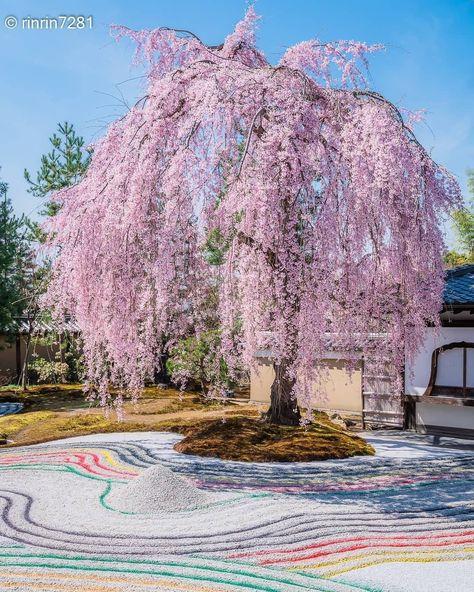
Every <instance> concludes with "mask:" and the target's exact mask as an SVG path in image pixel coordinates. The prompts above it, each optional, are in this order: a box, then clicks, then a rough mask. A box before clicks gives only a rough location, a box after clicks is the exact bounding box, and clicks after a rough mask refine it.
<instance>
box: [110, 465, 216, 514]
mask: <svg viewBox="0 0 474 592" xmlns="http://www.w3.org/2000/svg"><path fill="white" fill-rule="evenodd" d="M209 499H210V496H209V495H207V494H206V493H205V492H204V491H201V490H200V489H198V488H197V487H196V486H195V485H194V484H193V483H192V482H191V481H190V480H189V479H186V478H185V477H180V476H179V475H176V474H175V473H173V471H172V470H171V469H168V467H165V465H163V464H157V465H155V466H153V467H150V468H149V469H146V470H145V471H144V472H143V473H142V474H141V475H140V476H139V477H137V478H136V479H134V480H133V481H132V482H131V483H129V484H128V485H125V486H122V487H119V488H115V489H114V491H113V492H112V493H111V494H110V496H109V498H108V503H109V505H110V506H112V507H113V508H114V509H116V510H120V511H122V512H128V513H137V514H156V513H161V512H177V511H181V510H191V509H193V508H196V507H198V506H200V505H203V504H205V503H206V502H207V501H209Z"/></svg>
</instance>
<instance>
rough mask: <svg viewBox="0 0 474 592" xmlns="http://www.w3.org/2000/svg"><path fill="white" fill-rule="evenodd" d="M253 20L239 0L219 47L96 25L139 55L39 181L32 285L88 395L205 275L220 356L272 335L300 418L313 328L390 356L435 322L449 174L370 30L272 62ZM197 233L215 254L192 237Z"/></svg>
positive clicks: (149, 350) (146, 356) (256, 346)
mask: <svg viewBox="0 0 474 592" xmlns="http://www.w3.org/2000/svg"><path fill="white" fill-rule="evenodd" d="M256 22H257V16H256V15H255V12H254V10H253V8H250V9H249V10H248V11H247V14H246V16H245V18H244V19H243V20H242V21H241V22H240V23H238V24H237V26H236V27H235V30H234V32H233V33H231V34H230V35H229V36H228V37H227V38H226V39H225V41H224V43H222V44H221V45H218V46H209V45H206V44H204V43H203V42H202V41H201V40H200V39H199V38H198V37H197V36H196V35H194V34H193V33H191V32H188V31H180V30H173V29H169V28H159V29H154V30H143V31H132V30H129V29H127V28H125V27H114V29H113V30H114V34H115V35H116V36H117V37H118V38H121V37H128V38H131V39H132V40H133V41H134V42H135V43H136V45H137V53H136V58H137V59H139V60H142V61H144V62H145V63H146V64H147V77H146V94H145V96H143V98H142V99H141V100H140V101H138V102H137V104H136V105H135V106H134V107H133V108H132V109H131V110H130V111H129V112H128V113H127V114H126V115H125V116H124V117H122V118H121V119H119V120H117V121H115V122H114V123H112V124H111V125H110V126H109V128H108V130H107V133H106V134H105V136H104V137H103V138H102V139H101V140H100V141H98V142H97V144H96V145H95V146H94V152H93V156H92V160H91V163H90V166H89V168H88V170H87V173H86V175H85V177H84V178H83V179H82V180H81V181H80V182H79V183H78V184H77V185H75V186H73V187H69V188H65V189H63V190H61V191H60V192H59V193H57V194H56V196H55V199H56V200H57V202H58V204H60V206H61V207H60V209H59V212H58V214H57V215H56V216H55V217H54V218H53V219H52V220H51V221H50V222H49V228H48V232H49V233H50V237H51V239H50V246H51V248H52V249H53V250H54V251H55V253H56V259H55V263H54V268H53V279H52V282H51V285H50V289H49V293H48V298H47V302H48V305H52V306H53V307H54V309H55V311H56V314H57V315H58V318H60V317H61V315H63V314H64V313H65V312H67V313H69V314H72V315H73V316H74V317H75V319H76V321H77V323H78V325H79V326H80V328H81V331H82V335H83V339H84V347H85V360H86V366H87V376H88V382H89V385H93V386H94V388H95V389H96V390H95V392H96V395H95V396H97V397H99V398H100V400H101V402H102V404H104V405H106V406H109V405H111V404H115V405H116V406H117V407H118V408H120V405H121V395H114V394H113V392H121V391H123V390H124V389H125V390H128V391H130V392H132V393H135V394H137V393H139V391H140V389H141V388H142V386H143V384H144V381H145V380H146V379H147V378H148V377H150V376H153V371H154V369H155V366H156V363H157V359H159V355H160V348H161V347H162V344H163V336H178V335H185V334H186V331H187V330H188V329H189V327H190V326H191V325H193V326H196V322H197V321H196V315H197V312H196V311H198V310H199V303H200V302H202V300H203V294H204V293H205V292H206V289H207V286H209V285H210V284H211V283H212V285H213V286H214V287H216V286H217V289H218V292H219V295H218V299H217V301H218V303H217V306H218V310H217V312H218V319H219V323H220V327H221V329H220V335H221V339H220V345H219V347H220V352H219V353H220V355H222V357H223V358H224V359H225V361H226V363H227V365H228V367H229V369H231V370H232V368H235V367H236V366H237V364H240V365H242V364H243V365H244V366H246V367H250V366H251V364H252V363H253V360H254V356H255V353H256V351H258V350H260V349H267V350H270V351H271V359H272V363H273V365H274V369H275V381H274V383H273V386H272V389H271V406H270V409H269V411H268V413H267V418H268V420H269V421H271V422H275V423H286V424H296V423H298V421H300V414H299V408H298V404H297V401H298V402H299V404H300V405H302V406H304V407H308V406H310V399H311V392H312V389H313V387H314V384H315V382H316V383H317V381H318V376H319V375H320V372H321V370H319V369H318V368H319V366H318V364H317V360H318V359H320V358H321V357H322V356H323V355H324V353H325V352H326V351H327V348H328V343H329V342H330V343H329V344H330V345H331V346H332V347H337V349H338V350H340V351H345V352H347V354H348V356H349V355H350V353H351V352H354V351H360V352H363V353H364V354H365V355H366V356H372V357H373V358H374V359H378V360H384V361H387V360H389V361H390V363H391V364H392V365H393V366H394V367H395V368H398V369H401V368H402V366H403V363H404V361H405V356H413V355H414V354H415V353H416V351H417V349H418V348H419V347H420V344H421V340H422V336H423V330H424V327H425V326H426V324H427V323H432V324H434V325H436V324H437V323H438V314H439V310H440V305H441V294H442V288H443V262H442V257H443V249H444V244H443V235H442V231H441V222H442V220H443V217H444V216H445V215H446V214H447V212H448V211H449V210H450V209H451V208H453V207H456V206H459V203H460V202H459V200H460V196H459V188H458V185H457V183H456V181H455V180H454V179H453V177H452V176H451V175H450V174H449V173H448V172H447V171H446V170H445V169H443V168H442V167H441V166H439V165H438V164H436V163H435V162H434V161H433V160H432V159H431V157H430V156H429V154H428V153H427V152H426V150H425V149H424V148H423V147H422V146H421V145H420V143H419V142H418V141H417V139H416V137H415V135H414V133H413V131H412V119H414V118H413V117H412V118H411V117H410V116H406V114H405V112H404V111H401V109H400V108H397V107H396V106H395V105H393V104H392V103H391V102H389V101H388V100H387V99H385V98H384V97H383V96H381V95H380V94H378V93H377V92H375V91H374V90H371V89H370V88H369V86H368V84H367V81H366V77H365V75H364V73H365V72H366V66H367V56H368V54H370V53H372V52H375V51H377V50H379V49H381V47H380V46H374V45H372V46H371V45H367V44H365V43H359V42H353V41H338V42H333V43H322V42H321V41H318V40H312V41H304V42H302V43H298V44H297V45H295V46H293V47H290V48H289V49H288V50H287V51H286V52H285V53H284V54H283V55H282V57H281V59H280V61H279V62H278V63H277V64H272V63H270V62H269V61H268V60H267V58H266V57H265V56H264V54H263V53H262V52H261V51H260V50H259V49H258V48H257V47H256V44H255V26H256ZM211 233H212V234H213V236H219V237H220V239H221V241H222V244H225V245H226V246H225V249H223V250H222V253H221V255H222V262H221V265H219V266H211V265H209V263H208V260H207V259H206V257H205V256H204V254H203V253H204V249H203V245H205V243H206V241H207V240H208V237H209V236H210V234H211ZM374 335H383V339H374ZM111 387H117V389H115V390H114V389H112V390H111Z"/></svg>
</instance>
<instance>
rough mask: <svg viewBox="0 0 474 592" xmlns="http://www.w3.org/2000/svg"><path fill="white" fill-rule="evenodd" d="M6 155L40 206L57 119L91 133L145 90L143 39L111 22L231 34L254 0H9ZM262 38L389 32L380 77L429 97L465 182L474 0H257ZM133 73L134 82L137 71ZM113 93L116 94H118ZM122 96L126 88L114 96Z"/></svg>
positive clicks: (409, 97)
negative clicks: (71, 25) (32, 23)
mask: <svg viewBox="0 0 474 592" xmlns="http://www.w3.org/2000/svg"><path fill="white" fill-rule="evenodd" d="M0 7H1V11H0V13H1V14H0V49H1V55H2V56H3V57H2V61H1V92H0V131H1V138H2V142H1V144H0V166H1V167H2V170H1V173H0V174H1V176H2V178H3V180H5V181H7V182H8V183H9V184H10V197H11V198H12V200H13V203H14V206H15V208H16V210H17V211H18V212H26V213H29V214H30V215H32V216H35V215H37V210H38V208H40V207H41V206H40V205H39V200H38V198H35V197H33V196H31V195H30V194H28V193H27V192H26V183H25V181H24V180H23V169H24V168H25V167H27V168H28V169H29V170H30V171H31V172H35V171H36V170H37V168H38V165H39V160H40V156H41V154H42V153H43V152H45V151H46V150H47V149H48V137H49V136H50V135H51V134H52V133H53V132H54V130H55V128H56V124H57V122H58V121H64V120H68V121H70V122H72V123H74V124H75V126H76V128H77V130H78V131H79V132H80V133H81V134H82V135H83V136H84V137H85V138H86V140H87V141H92V140H94V138H96V137H97V136H98V135H101V134H103V132H104V125H105V124H106V122H107V121H110V120H111V119H112V118H114V117H116V116H117V115H119V114H120V113H122V112H123V109H124V107H123V105H121V104H120V100H119V97H120V92H122V93H123V94H124V95H125V97H126V99H127V100H129V101H131V100H133V98H134V97H136V96H137V95H139V93H140V80H130V78H133V77H136V76H137V75H138V74H139V72H138V71H137V70H136V69H134V68H132V67H131V66H130V63H131V54H132V46H131V45H130V44H129V43H128V42H121V43H116V42H115V41H113V40H111V38H110V36H109V31H108V28H109V25H110V24H112V23H120V24H125V25H127V26H129V27H132V28H153V27H159V26H172V27H177V28H184V29H190V30H192V31H194V32H195V33H197V34H198V35H199V36H200V37H201V38H202V39H203V40H204V41H206V42H208V43H210V44H214V43H219V42H221V41H222V40H223V38H224V37H225V35H226V34H227V33H228V32H229V31H231V30H232V28H233V25H234V24H235V22H236V21H237V20H239V19H240V18H241V16H242V15H243V13H244V11H245V7H246V3H245V0H227V1H224V0H220V1H219V0H174V2H171V1H170V0H166V1H165V0H156V1H154V2H152V1H145V0H134V1H133V2H131V1H130V0H101V2H96V1H89V0H82V1H77V0H68V1H66V0H63V1H62V2H57V1H53V0H42V2H34V1H33V0H25V1H22V0H0ZM256 8H257V11H258V12H259V14H261V15H262V17H263V18H262V20H261V23H260V31H259V44H260V46H261V48H262V49H263V50H264V51H265V53H266V54H267V56H268V57H269V58H270V60H271V61H277V59H278V57H279V55H280V54H281V52H282V51H284V50H285V48H287V47H288V46H290V45H292V44H294V43H296V42H298V41H301V40H304V39H310V38H313V37H318V38H320V39H323V40H325V41H329V40H335V39H357V40H362V41H367V42H370V43H383V44H385V46H386V50H385V51H384V52H383V53H381V54H378V55H375V56H373V59H372V62H371V74H372V84H373V87H374V88H375V89H376V90H378V91H379V92H381V93H383V94H384V95H385V96H386V97H387V98H389V99H390V100H391V101H393V102H395V103H396V104H397V105H401V106H404V107H407V108H410V109H414V110H416V109H420V108H425V109H426V110H427V125H421V126H419V127H418V129H417V134H418V137H419V138H420V140H421V141H422V143H423V144H424V145H425V146H426V147H427V148H428V149H429V150H430V151H431V153H432V155H433V157H434V158H435V159H436V160H437V161H438V162H440V163H442V164H444V165H446V166H447V167H448V168H449V169H450V170H451V171H453V172H454V173H455V174H456V176H457V177H458V179H459V181H460V183H461V186H462V187H463V189H464V190H465V187H466V169H467V168H468V167H473V168H474V0H396V1H394V0H392V1H390V0H258V1H257V3H256ZM62 14H68V15H69V14H71V15H85V16H88V15H92V16H93V18H94V26H93V29H92V30H82V31H70V30H62V31H52V30H49V31H48V30H43V31H31V30H22V29H21V28H17V29H15V30H7V29H6V27H5V26H4V18H5V17H6V16H8V15H13V16H16V17H17V18H18V19H19V20H21V19H22V18H25V17H28V16H31V17H45V16H50V17H53V16H57V15H62ZM127 80H128V82H125V81H127ZM109 95H113V97H111V96H109ZM114 97H115V98H114Z"/></svg>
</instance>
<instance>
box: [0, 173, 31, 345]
mask: <svg viewBox="0 0 474 592" xmlns="http://www.w3.org/2000/svg"><path fill="white" fill-rule="evenodd" d="M7 189H8V186H7V184H6V183H0V278H1V281H0V332H2V333H6V334H10V333H12V332H13V330H14V318H15V316H17V315H19V314H21V313H22V312H23V310H24V309H25V307H26V306H27V292H28V288H29V287H30V285H31V282H32V274H33V250H32V248H31V239H32V233H31V226H30V224H29V221H28V219H27V218H26V217H25V216H20V217H18V216H16V215H15V213H14V211H13V207H12V204H11V200H10V199H9V198H8V197H7Z"/></svg>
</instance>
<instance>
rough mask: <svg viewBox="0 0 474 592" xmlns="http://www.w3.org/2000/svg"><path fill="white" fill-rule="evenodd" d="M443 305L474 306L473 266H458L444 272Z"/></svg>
mask: <svg viewBox="0 0 474 592" xmlns="http://www.w3.org/2000/svg"><path fill="white" fill-rule="evenodd" d="M444 302H445V304H474V264H471V263H468V264H467V265H459V266H458V267H453V269H448V271H447V272H446V285H445V287H444Z"/></svg>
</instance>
